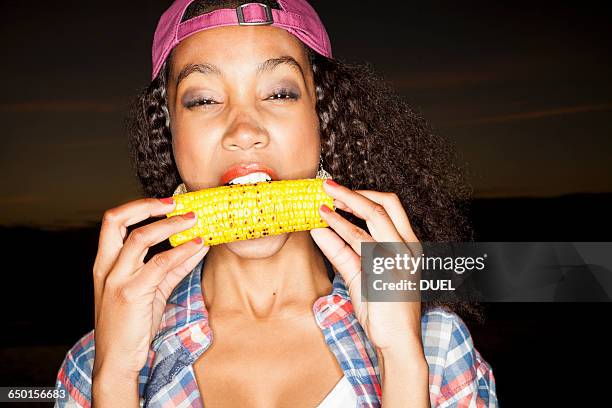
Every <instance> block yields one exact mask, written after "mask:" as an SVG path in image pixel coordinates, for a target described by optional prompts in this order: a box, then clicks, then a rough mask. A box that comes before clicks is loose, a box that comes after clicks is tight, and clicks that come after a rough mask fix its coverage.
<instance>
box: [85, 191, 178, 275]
mask: <svg viewBox="0 0 612 408" xmlns="http://www.w3.org/2000/svg"><path fill="white" fill-rule="evenodd" d="M174 206H175V202H174V200H172V203H167V202H163V201H161V200H160V199H156V198H144V199H140V200H135V201H131V202H129V203H126V204H123V205H120V206H118V207H115V208H112V209H110V210H107V211H106V212H105V213H104V216H103V218H102V226H101V228H100V237H99V240H98V253H97V254H96V259H95V262H94V270H95V271H94V273H95V275H96V277H97V278H102V280H103V278H104V277H105V276H106V274H108V272H109V271H110V269H111V268H112V265H113V264H114V263H115V260H116V259H117V256H118V255H119V251H121V248H122V247H123V242H124V240H125V236H126V234H127V228H128V227H129V226H130V225H134V224H137V223H139V222H141V221H144V220H146V219H147V218H150V217H154V216H160V215H164V214H166V213H169V212H170V211H172V210H173V209H174Z"/></svg>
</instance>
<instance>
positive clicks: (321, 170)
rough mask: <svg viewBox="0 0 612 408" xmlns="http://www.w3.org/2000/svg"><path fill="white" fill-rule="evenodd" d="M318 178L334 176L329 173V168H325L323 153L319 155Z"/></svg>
mask: <svg viewBox="0 0 612 408" xmlns="http://www.w3.org/2000/svg"><path fill="white" fill-rule="evenodd" d="M317 178H318V179H324V180H325V179H328V178H332V176H331V174H329V173H328V172H327V170H325V169H324V168H323V156H322V155H320V156H319V170H318V171H317Z"/></svg>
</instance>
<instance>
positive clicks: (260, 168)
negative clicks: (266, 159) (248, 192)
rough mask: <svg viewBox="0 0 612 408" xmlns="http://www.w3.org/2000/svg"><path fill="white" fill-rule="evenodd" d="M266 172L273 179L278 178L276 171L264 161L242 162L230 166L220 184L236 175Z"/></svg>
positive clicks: (227, 181) (225, 182)
mask: <svg viewBox="0 0 612 408" xmlns="http://www.w3.org/2000/svg"><path fill="white" fill-rule="evenodd" d="M257 172H264V173H268V174H269V175H270V177H272V180H278V176H277V175H276V172H275V171H274V170H272V169H271V168H270V167H268V166H266V165H265V164H263V163H240V164H236V165H234V166H231V167H230V168H228V169H227V170H226V171H225V173H223V175H222V176H221V179H220V180H219V182H220V185H225V184H227V183H229V182H230V181H232V180H233V179H235V178H236V177H242V176H246V175H247V174H251V173H257Z"/></svg>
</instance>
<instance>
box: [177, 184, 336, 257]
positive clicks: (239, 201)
mask: <svg viewBox="0 0 612 408" xmlns="http://www.w3.org/2000/svg"><path fill="white" fill-rule="evenodd" d="M174 200H175V201H176V208H175V209H174V211H173V212H171V213H168V214H167V216H168V217H171V216H174V215H181V214H185V213H188V212H190V211H193V212H195V213H196V214H197V223H196V225H195V226H194V227H192V228H190V229H188V230H185V231H182V232H179V233H178V234H174V235H172V236H171V237H170V244H171V245H172V246H177V245H180V244H182V243H184V242H187V241H189V240H191V239H193V238H195V237H198V236H199V237H202V239H203V240H204V244H205V245H209V246H210V245H217V244H223V243H227V242H233V241H239V240H244V239H251V238H259V237H264V236H268V235H278V234H284V233H286V232H294V231H305V230H310V229H313V228H322V227H327V226H328V225H327V223H326V222H325V221H323V219H321V216H320V215H319V207H320V206H321V205H322V204H325V205H327V206H328V207H329V208H331V209H334V207H333V202H334V200H333V198H332V197H330V196H329V195H328V194H327V193H326V192H325V191H324V190H323V180H322V179H303V180H279V181H264V182H259V183H254V184H244V185H231V186H220V187H213V188H208V189H204V190H200V191H194V192H188V193H184V194H177V195H175V196H174Z"/></svg>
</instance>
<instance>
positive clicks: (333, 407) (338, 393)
mask: <svg viewBox="0 0 612 408" xmlns="http://www.w3.org/2000/svg"><path fill="white" fill-rule="evenodd" d="M356 406H357V395H356V394H355V390H354V389H353V386H352V385H351V383H350V381H349V380H348V378H346V375H344V376H342V378H341V379H340V381H338V383H337V384H336V385H335V386H334V388H333V389H332V390H331V391H330V393H329V394H327V396H326V397H325V399H324V400H323V401H321V403H320V404H319V405H317V408H340V407H342V408H345V407H356Z"/></svg>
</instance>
